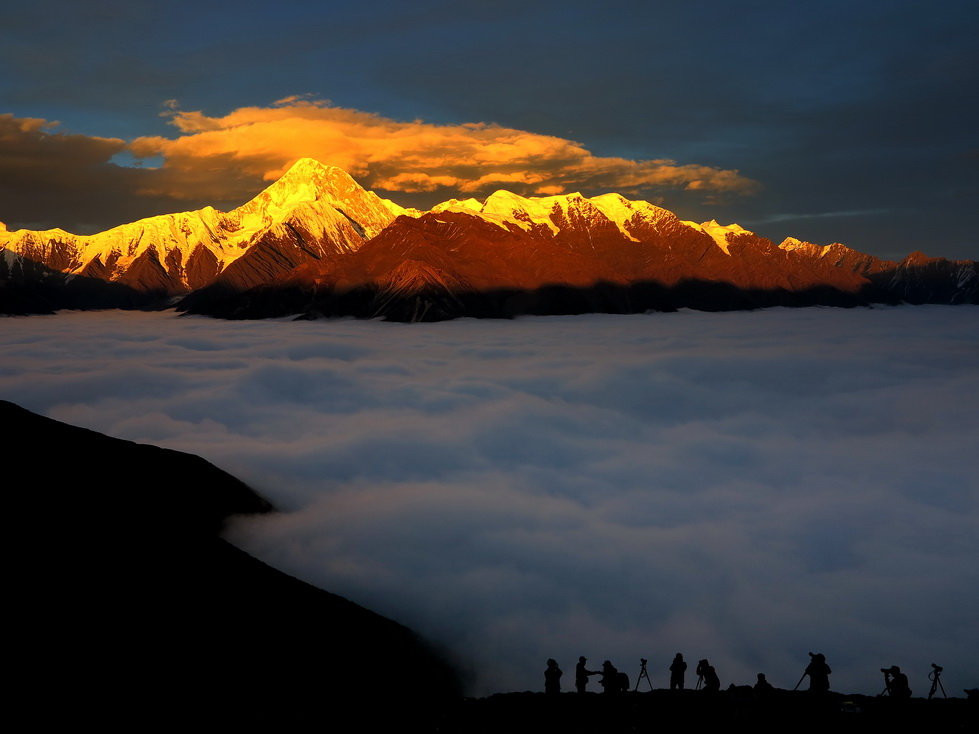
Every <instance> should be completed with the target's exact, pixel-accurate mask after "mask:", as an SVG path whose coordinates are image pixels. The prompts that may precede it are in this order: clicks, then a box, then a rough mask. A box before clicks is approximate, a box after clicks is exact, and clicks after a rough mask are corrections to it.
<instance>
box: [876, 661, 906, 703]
mask: <svg viewBox="0 0 979 734" xmlns="http://www.w3.org/2000/svg"><path fill="white" fill-rule="evenodd" d="M881 672H882V673H883V674H884V682H885V683H886V684H887V692H888V693H889V694H891V697H892V698H911V686H909V685H908V676H906V675H905V674H904V673H902V672H901V669H900V668H899V667H898V666H896V665H892V666H891V667H889V668H881Z"/></svg>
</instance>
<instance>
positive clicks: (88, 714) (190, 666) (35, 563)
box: [0, 401, 459, 730]
mask: <svg viewBox="0 0 979 734" xmlns="http://www.w3.org/2000/svg"><path fill="white" fill-rule="evenodd" d="M0 426H2V429H3V431H2V435H3V443H2V444H0V456H2V457H3V460H4V461H3V466H4V472H5V479H6V481H5V482H4V485H3V487H4V491H3V495H4V500H5V502H6V505H7V518H8V529H7V532H6V538H7V544H6V545H7V558H8V559H10V562H9V564H8V569H7V573H6V575H5V583H4V586H5V592H6V593H5V599H6V604H5V606H6V612H7V615H6V616H7V631H8V643H7V645H6V650H5V652H6V655H5V657H6V662H7V665H8V670H10V671H13V672H14V674H15V682H14V684H13V688H12V689H11V688H9V687H8V693H9V694H10V695H9V700H10V701H11V702H12V703H13V704H14V707H15V708H21V707H22V708H23V711H24V713H25V714H27V715H29V716H30V720H31V721H37V722H39V723H43V724H55V725H57V724H67V723H71V724H76V725H77V724H80V723H83V722H84V723H93V724H98V725H99V726H100V727H106V726H107V727H109V728H110V729H119V728H123V727H125V728H127V730H131V729H137V730H138V729H142V728H144V727H147V726H152V725H153V724H154V723H156V722H164V723H167V724H170V725H173V724H176V723H178V722H179V723H180V724H181V725H187V724H188V723H190V722H193V723H194V724H195V725H198V726H199V725H203V726H215V727H216V726H221V727H222V728H224V727H236V726H247V727H248V728H253V727H256V726H262V727H263V728H269V730H281V728H283V727H284V728H286V729H289V730H291V729H295V728H313V727H314V726H315V727H316V728H318V729H322V728H329V727H331V726H333V725H336V724H337V723H338V721H339V720H341V719H344V718H346V717H349V716H355V717H356V721H357V722H358V726H361V727H364V728H365V729H366V730H376V729H377V728H379V727H383V726H389V725H391V724H393V723H394V722H398V723H399V724H400V725H404V724H406V723H408V724H414V725H416V726H417V727H418V728H422V729H425V728H426V727H427V725H428V723H429V722H430V721H431V720H432V717H434V716H435V715H436V713H437V712H438V711H439V710H441V709H442V707H444V705H445V703H446V702H448V701H452V700H454V699H455V698H456V697H457V696H458V693H459V683H458V678H457V675H456V673H455V670H454V669H453V667H452V666H451V665H450V664H449V663H448V662H447V661H446V660H445V659H444V658H443V656H442V655H441V654H440V653H438V652H437V651H435V650H434V649H433V648H432V647H431V646H430V645H428V644H427V643H426V642H424V641H423V640H421V639H420V638H419V637H417V636H416V635H415V634H414V633H412V632H411V631H410V630H408V629H407V628H405V627H403V626H401V625H399V624H397V623H396V622H393V621H391V620H389V619H386V618H384V617H382V616H380V615H377V614H375V613H373V612H371V611H369V610H367V609H364V608H363V607H360V606H358V605H356V604H354V603H352V602H350V601H348V600H346V599H343V598H342V597H339V596H336V595H334V594H330V593H328V592H326V591H323V590H321V589H318V588H315V587H313V586H311V585H309V584H307V583H304V582H302V581H300V580H298V579H296V578H293V577H290V576H288V575H286V574H284V573H281V572H279V571H277V570H275V569H273V568H271V567H269V566H267V565H265V564H264V563H262V562H261V561H258V560H257V559H255V558H253V557H251V556H249V555H248V554H246V553H244V552H242V551H241V550H239V549H237V548H235V547H233V546H232V545H230V544H229V543H227V542H226V541H225V540H223V539H222V538H221V537H220V535H219V533H220V531H221V529H222V527H223V525H224V523H225V522H226V520H227V519H228V518H229V517H230V516H232V515H237V514H244V513H265V512H270V511H273V508H272V507H271V505H270V504H269V503H268V502H267V501H265V500H264V499H262V498H261V497H260V496H259V495H257V494H256V493H255V492H253V491H252V490H251V489H250V488H249V487H247V486H246V485H245V484H243V483H242V482H240V481H238V480H237V479H235V478H234V477H232V476H230V475H229V474H226V473H225V472H223V471H221V470H220V469H218V468H216V467H215V466H213V465H211V464H209V463H208V462H206V461H205V460H203V459H201V458H199V457H197V456H193V455H190V454H185V453H181V452H177V451H171V450H167V449H162V448H157V447H154V446H148V445H141V444H136V443H132V442H129V441H123V440H119V439H115V438H109V437H107V436H104V435H101V434H99V433H96V432H93V431H89V430H85V429H81V428H76V427H72V426H69V425H66V424H63V423H59V422H57V421H54V420H50V419H48V418H43V417H41V416H38V415H35V414H33V413H30V412H28V411H26V410H24V409H22V408H20V407H18V406H17V405H15V404H13V403H10V402H5V401H0ZM381 702H383V703H381Z"/></svg>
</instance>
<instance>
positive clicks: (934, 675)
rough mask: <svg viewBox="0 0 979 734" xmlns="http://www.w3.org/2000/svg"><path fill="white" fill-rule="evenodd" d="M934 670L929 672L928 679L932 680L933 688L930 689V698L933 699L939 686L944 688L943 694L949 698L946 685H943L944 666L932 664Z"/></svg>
mask: <svg viewBox="0 0 979 734" xmlns="http://www.w3.org/2000/svg"><path fill="white" fill-rule="evenodd" d="M931 667H932V671H931V672H930V673H929V674H928V680H930V681H931V690H930V691H928V698H929V699H931V697H932V696H934V695H935V691H937V690H938V689H939V688H941V689H942V695H943V696H944V697H945V698H948V694H947V693H945V686H943V685H942V670H943V668H942V666H940V665H935V664H934V663H932V664H931Z"/></svg>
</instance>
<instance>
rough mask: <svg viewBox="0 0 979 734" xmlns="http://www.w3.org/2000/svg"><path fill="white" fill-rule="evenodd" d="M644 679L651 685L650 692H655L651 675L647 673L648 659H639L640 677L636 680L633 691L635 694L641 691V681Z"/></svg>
mask: <svg viewBox="0 0 979 734" xmlns="http://www.w3.org/2000/svg"><path fill="white" fill-rule="evenodd" d="M643 678H645V679H646V682H647V683H648V684H649V690H650V691H651V690H653V682H652V681H651V680H650V679H649V673H648V672H647V671H646V658H640V659H639V677H638V678H636V687H635V688H633V689H632V690H633V693H635V692H636V691H638V690H639V681H641V680H642V679H643Z"/></svg>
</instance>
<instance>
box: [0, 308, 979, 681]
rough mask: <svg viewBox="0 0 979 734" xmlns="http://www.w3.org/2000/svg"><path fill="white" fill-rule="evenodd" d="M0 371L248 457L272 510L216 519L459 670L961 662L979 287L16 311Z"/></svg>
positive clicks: (965, 636) (969, 660)
mask: <svg viewBox="0 0 979 734" xmlns="http://www.w3.org/2000/svg"><path fill="white" fill-rule="evenodd" d="M0 398H4V399H8V400H12V401H14V402H17V403H19V404H21V405H23V406H24V407H26V408H29V409H31V410H34V411H37V412H39V413H42V414H45V415H48V416H51V417H54V418H57V419H59V420H63V421H66V422H69V423H73V424H76V425H81V426H85V427H88V428H93V429H96V430H99V431H102V432H104V433H107V434H110V435H113V436H118V437H122V438H128V439H132V440H136V441H141V442H147V443H154V444H157V445H161V446H167V447H170V448H174V449H180V450H184V451H189V452H193V453H196V454H199V455H202V456H204V457H206V458H207V459H209V460H210V461H212V462H214V463H215V464H217V465H218V466H220V467H222V468H223V469H226V470H228V471H230V472H231V473H233V474H235V475H237V476H238V477H240V478H242V479H243V480H245V481H246V482H248V483H249V484H250V485H252V486H253V487H254V488H255V489H257V490H258V491H260V492H261V493H262V494H264V495H265V496H266V497H268V498H269V499H270V500H272V502H273V503H275V504H276V505H277V506H278V507H279V508H280V509H281V510H282V512H281V513H280V514H277V515H274V516H269V517H262V518H258V519H254V518H253V519H243V520H240V521H237V522H236V523H235V524H234V525H233V526H232V527H231V528H230V530H229V538H230V539H231V540H232V541H233V542H235V543H236V544H238V545H240V546H241V547H243V548H245V549H246V550H248V551H249V552H251V553H253V554H254V555H256V556H258V557H260V558H262V559H263V560H265V561H267V562H269V563H271V564H272V565H274V566H276V567H278V568H281V569H283V570H285V571H287V572H289V573H292V574H294V575H297V576H299V577H301V578H303V579H306V580H308V581H310V582H312V583H315V584H317V585H320V586H322V587H323V588H326V589H328V590H330V591H333V592H335V593H338V594H341V595H343V596H346V597H348V598H350V599H352V600H354V601H356V602H358V603H361V604H363V605H365V606H367V607H370V608H372V609H374V610H376V611H378V612H381V613H382V614H385V615H388V616H390V617H393V618H395V619H397V620H398V621H400V622H402V623H404V624H407V625H409V626H411V627H413V628H414V629H416V630H417V631H419V632H421V633H422V634H424V635H425V636H426V637H428V638H429V639H431V640H433V641H435V642H437V643H439V644H441V645H443V646H444V647H445V648H447V649H448V650H449V651H451V653H452V654H453V655H454V656H455V657H456V658H457V659H458V660H459V661H460V662H461V663H462V664H463V666H464V667H466V668H467V669H468V670H469V672H470V674H471V676H472V678H471V689H470V690H471V692H472V693H475V694H486V693H490V692H496V691H511V690H525V689H531V690H540V689H541V688H542V687H543V675H542V674H543V670H544V667H545V665H544V663H545V661H546V659H547V658H548V657H554V658H556V659H557V660H558V661H559V663H560V664H561V666H562V667H563V668H564V670H565V677H564V683H565V687H566V688H571V687H572V684H573V668H574V663H575V661H576V660H577V658H578V656H579V655H585V656H587V657H588V658H589V663H590V666H591V667H593V668H597V667H599V666H600V665H601V662H602V660H604V659H610V660H612V661H613V662H614V663H615V664H616V665H617V666H618V667H619V668H620V669H622V670H624V671H625V672H627V673H629V675H630V677H632V678H633V680H634V679H635V675H636V673H637V672H638V668H639V658H640V657H645V658H648V659H649V660H650V663H649V665H650V674H651V676H652V679H653V683H654V685H656V686H657V687H661V686H665V685H666V683H667V676H668V673H667V670H666V669H667V666H668V665H669V663H670V661H671V660H672V658H673V655H674V654H675V653H676V652H677V651H680V652H683V653H684V656H685V657H686V659H687V660H688V661H689V662H690V663H691V665H690V670H689V671H688V685H690V684H692V682H693V680H692V679H693V675H692V673H693V667H694V663H696V661H697V660H698V659H699V658H702V657H708V658H710V660H711V662H712V663H713V664H714V665H715V667H716V668H717V671H718V674H719V676H720V678H721V682H722V685H724V686H727V685H728V683H731V682H735V683H751V682H753V681H754V678H755V674H756V673H757V672H760V671H764V672H766V673H767V674H768V678H769V680H771V681H772V682H773V683H774V684H775V685H777V686H780V687H786V688H791V687H792V686H794V685H795V684H796V682H797V680H798V679H799V676H800V675H801V674H802V670H803V669H804V667H805V665H806V664H807V663H808V657H807V655H806V653H807V652H808V651H813V652H822V653H824V654H825V655H826V656H827V659H828V662H829V664H830V666H831V667H832V668H833V675H832V676H831V683H832V686H833V688H834V690H844V691H851V692H863V693H877V692H879V690H880V689H881V688H882V687H883V679H882V676H881V675H880V673H879V672H878V671H879V668H881V667H884V666H890V665H894V664H896V665H900V666H901V667H902V669H904V670H905V671H906V672H908V673H909V674H910V678H911V685H912V688H913V689H914V691H915V694H924V693H926V692H927V686H928V681H927V680H926V679H925V674H926V673H927V672H928V671H929V670H930V668H929V664H930V663H931V662H936V663H939V664H941V665H944V666H945V669H946V673H945V676H946V684H947V686H948V688H949V690H950V693H958V694H959V695H961V688H963V687H972V686H976V685H979V662H977V660H976V657H975V653H976V651H977V650H979V626H977V625H976V617H977V614H979V563H977V559H979V308H976V307H970V306H957V307H945V306H935V307H897V308H875V309H852V310H843V309H799V310H784V309H772V310H766V311H758V312H751V313H744V312H741V313H722V314H708V313H698V312H680V313H674V314H648V315H636V316H602V315H595V316H583V317H545V318H525V319H518V320H515V321H476V320H468V319H465V320H458V321H453V322H447V323H439V324H413V325H406V324H390V323H381V322H362V321H351V320H337V321H316V322H289V321H263V322H224V321H218V320H210V319H206V318H186V317H178V316H177V315H175V314H174V313H172V312H164V313H126V312H102V313H62V314H59V315H56V316H42V317H28V318H8V319H3V320H0ZM99 461H100V462H101V465H102V466H104V467H105V469H106V471H111V467H112V462H111V457H99ZM134 491H138V485H136V486H134ZM323 622H324V624H325V625H326V624H329V620H324V621H323ZM324 664H329V665H331V666H336V665H342V664H343V661H340V660H331V661H324ZM378 665H379V676H380V678H379V680H385V678H384V675H387V676H388V678H386V680H387V682H388V683H391V684H396V682H397V679H398V677H399V676H401V675H410V674H411V673H410V671H405V670H402V669H400V667H399V661H397V660H380V661H378ZM803 686H805V684H803ZM591 687H592V688H596V687H597V686H596V685H595V683H594V679H593V682H592V685H591Z"/></svg>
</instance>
